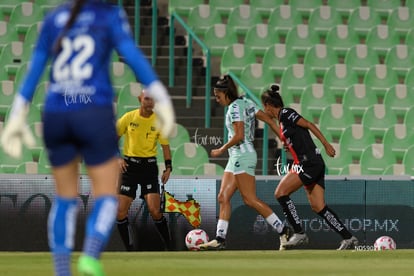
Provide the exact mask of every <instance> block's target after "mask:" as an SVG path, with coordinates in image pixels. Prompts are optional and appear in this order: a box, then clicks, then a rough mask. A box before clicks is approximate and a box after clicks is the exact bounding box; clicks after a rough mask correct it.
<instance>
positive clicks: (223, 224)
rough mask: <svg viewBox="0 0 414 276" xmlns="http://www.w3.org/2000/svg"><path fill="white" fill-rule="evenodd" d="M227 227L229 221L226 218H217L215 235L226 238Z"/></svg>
mask: <svg viewBox="0 0 414 276" xmlns="http://www.w3.org/2000/svg"><path fill="white" fill-rule="evenodd" d="M228 228H229V222H228V221H227V220H223V219H219V220H218V222H217V231H216V235H217V237H220V238H223V239H226V235H227V229H228Z"/></svg>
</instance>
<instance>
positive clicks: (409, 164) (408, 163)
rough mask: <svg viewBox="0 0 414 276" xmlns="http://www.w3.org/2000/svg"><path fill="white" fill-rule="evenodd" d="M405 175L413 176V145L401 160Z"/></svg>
mask: <svg viewBox="0 0 414 276" xmlns="http://www.w3.org/2000/svg"><path fill="white" fill-rule="evenodd" d="M403 164H404V166H405V173H406V174H408V175H411V176H414V145H412V146H410V147H409V148H408V149H407V151H406V153H405V155H404V158H403Z"/></svg>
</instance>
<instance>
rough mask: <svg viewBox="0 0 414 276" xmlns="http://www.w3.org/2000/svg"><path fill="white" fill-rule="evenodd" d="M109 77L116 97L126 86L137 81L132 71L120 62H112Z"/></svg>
mask: <svg viewBox="0 0 414 276" xmlns="http://www.w3.org/2000/svg"><path fill="white" fill-rule="evenodd" d="M110 76H111V81H112V85H113V87H114V89H115V93H116V94H117V95H118V94H119V93H120V92H121V89H122V88H123V87H124V86H125V85H126V84H128V83H131V82H136V81H137V80H136V78H135V74H134V72H133V71H132V69H131V68H130V67H129V66H128V65H127V64H125V63H123V62H120V61H118V62H116V61H115V62H112V65H111V70H110Z"/></svg>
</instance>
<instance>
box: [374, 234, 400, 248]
mask: <svg viewBox="0 0 414 276" xmlns="http://www.w3.org/2000/svg"><path fill="white" fill-rule="evenodd" d="M374 249H375V250H376V251H381V250H395V249H397V244H396V243H395V241H394V240H393V239H392V238H391V237H388V236H381V237H379V238H378V239H377V240H376V241H375V243H374Z"/></svg>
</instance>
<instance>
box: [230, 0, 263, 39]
mask: <svg viewBox="0 0 414 276" xmlns="http://www.w3.org/2000/svg"><path fill="white" fill-rule="evenodd" d="M261 23H263V19H262V16H261V15H260V13H259V11H258V10H256V9H255V7H254V6H251V5H240V6H235V7H234V8H233V9H232V11H231V12H230V14H229V17H228V19H227V25H228V26H229V27H230V28H231V29H233V30H234V31H235V32H236V33H237V34H239V35H245V34H246V33H247V31H248V30H249V29H250V27H251V26H253V25H256V24H261Z"/></svg>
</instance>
